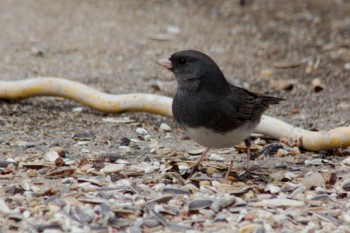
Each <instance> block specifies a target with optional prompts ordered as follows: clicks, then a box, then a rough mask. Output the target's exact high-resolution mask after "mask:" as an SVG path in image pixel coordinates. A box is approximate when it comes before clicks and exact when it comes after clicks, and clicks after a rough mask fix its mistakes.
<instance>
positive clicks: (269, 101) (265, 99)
mask: <svg viewBox="0 0 350 233" xmlns="http://www.w3.org/2000/svg"><path fill="white" fill-rule="evenodd" d="M260 99H261V103H262V104H266V105H273V104H278V103H279V102H281V101H283V100H285V99H283V98H278V97H272V96H260Z"/></svg>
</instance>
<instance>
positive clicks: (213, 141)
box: [186, 123, 257, 148]
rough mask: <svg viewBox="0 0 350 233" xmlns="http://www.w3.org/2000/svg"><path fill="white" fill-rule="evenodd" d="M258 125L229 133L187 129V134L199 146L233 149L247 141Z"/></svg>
mask: <svg viewBox="0 0 350 233" xmlns="http://www.w3.org/2000/svg"><path fill="white" fill-rule="evenodd" d="M256 125H257V123H254V124H252V123H248V124H245V125H242V126H241V127H239V128H237V129H235V130H233V131H230V132H227V133H218V132H214V131H213V130H211V129H207V128H204V127H199V128H187V129H186V131H187V134H188V136H190V137H191V138H192V139H193V140H194V141H195V142H197V143H198V144H200V145H202V146H205V147H210V148H224V147H232V146H234V145H236V144H238V143H240V142H242V141H244V140H245V139H247V138H248V137H249V136H250V134H251V133H252V132H253V130H254V128H255V127H256Z"/></svg>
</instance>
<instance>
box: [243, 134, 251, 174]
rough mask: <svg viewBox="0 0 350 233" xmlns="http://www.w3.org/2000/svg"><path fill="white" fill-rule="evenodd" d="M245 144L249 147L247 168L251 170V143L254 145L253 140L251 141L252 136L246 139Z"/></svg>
mask: <svg viewBox="0 0 350 233" xmlns="http://www.w3.org/2000/svg"><path fill="white" fill-rule="evenodd" d="M244 144H245V146H246V147H247V162H246V164H245V169H246V170H247V171H249V170H250V152H251V151H250V147H251V145H252V141H251V139H250V138H247V139H246V140H244Z"/></svg>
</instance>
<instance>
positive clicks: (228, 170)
mask: <svg viewBox="0 0 350 233" xmlns="http://www.w3.org/2000/svg"><path fill="white" fill-rule="evenodd" d="M232 167H233V156H232V160H231V163H230V166H229V168H228V169H227V172H226V174H225V179H227V177H228V175H229V174H230V171H231V169H232Z"/></svg>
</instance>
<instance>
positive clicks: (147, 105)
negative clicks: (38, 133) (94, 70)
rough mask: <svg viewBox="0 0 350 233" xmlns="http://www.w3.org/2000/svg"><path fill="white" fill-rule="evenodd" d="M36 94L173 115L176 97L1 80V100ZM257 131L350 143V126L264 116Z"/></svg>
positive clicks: (313, 142) (329, 145) (325, 144)
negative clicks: (319, 128) (320, 128)
mask: <svg viewBox="0 0 350 233" xmlns="http://www.w3.org/2000/svg"><path fill="white" fill-rule="evenodd" d="M33 96H59V97H64V98H68V99H71V100H74V101H76V102H79V103H81V104H83V105H87V106H89V107H91V108H94V109H96V110H99V111H103V112H110V113H120V112H126V111H140V112H149V113H153V114H160V115H163V116H168V117H172V111H171V103H172V99H171V98H169V97H165V96H160V95H153V94H143V93H135V94H124V95H110V94H106V93H103V92H100V91H97V90H95V89H93V88H90V87H88V86H86V85H83V84H81V83H78V82H74V81H69V80H65V79H59V78H36V79H27V80H21V81H0V99H21V98H28V97H33ZM255 132H256V133H261V134H264V135H267V136H270V137H273V138H277V139H279V138H281V137H284V138H287V139H289V140H292V141H296V142H298V145H300V146H301V147H303V148H304V149H306V150H312V151H318V150H324V149H334V148H345V147H349V146H350V127H340V128H336V129H333V130H330V131H325V132H311V131H308V130H304V129H301V128H297V127H294V126H292V125H290V124H288V123H285V122H283V121H281V120H278V119H276V118H272V117H269V116H265V115H264V116H263V117H262V119H261V122H260V124H259V125H258V127H257V129H256V131H255Z"/></svg>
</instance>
